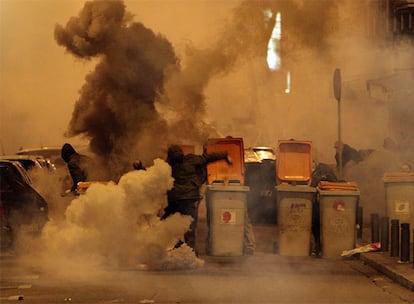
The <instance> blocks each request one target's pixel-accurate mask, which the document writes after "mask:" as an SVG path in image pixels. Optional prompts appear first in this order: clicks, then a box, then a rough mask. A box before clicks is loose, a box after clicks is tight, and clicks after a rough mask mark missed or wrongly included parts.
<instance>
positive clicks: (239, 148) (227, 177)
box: [205, 137, 244, 185]
mask: <svg viewBox="0 0 414 304" xmlns="http://www.w3.org/2000/svg"><path fill="white" fill-rule="evenodd" d="M205 150H206V152H207V153H212V152H228V154H229V156H230V157H231V159H232V162H233V163H232V164H231V165H229V164H227V162H226V161H224V160H221V161H217V162H213V163H209V164H208V165H207V182H208V184H213V183H214V182H215V181H223V182H224V183H225V184H237V181H238V182H239V184H241V185H243V184H244V147H243V139H242V138H234V137H226V138H210V139H208V141H207V144H206V145H205Z"/></svg>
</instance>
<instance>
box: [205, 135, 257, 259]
mask: <svg viewBox="0 0 414 304" xmlns="http://www.w3.org/2000/svg"><path fill="white" fill-rule="evenodd" d="M205 148H206V151H207V153H211V152H219V151H227V152H228V153H229V156H230V157H231V159H232V161H233V164H232V165H228V164H227V163H226V162H225V161H218V162H214V163H210V164H208V165H207V179H208V186H207V189H206V205H207V223H208V227H209V231H208V238H207V252H208V254H209V255H212V256H242V255H243V249H244V229H245V221H246V196H247V192H248V191H249V187H247V186H244V149H243V139H241V138H223V139H220V138H219V139H209V140H208V142H207V145H206V147H205Z"/></svg>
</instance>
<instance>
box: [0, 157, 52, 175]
mask: <svg viewBox="0 0 414 304" xmlns="http://www.w3.org/2000/svg"><path fill="white" fill-rule="evenodd" d="M0 160H12V161H17V162H19V163H21V164H22V166H23V168H24V169H26V170H27V171H29V170H31V169H36V168H46V169H48V170H50V171H54V170H56V167H55V164H54V163H53V162H52V161H51V160H50V159H48V158H45V157H44V156H42V155H29V154H27V155H24V154H22V155H20V154H12V155H0Z"/></svg>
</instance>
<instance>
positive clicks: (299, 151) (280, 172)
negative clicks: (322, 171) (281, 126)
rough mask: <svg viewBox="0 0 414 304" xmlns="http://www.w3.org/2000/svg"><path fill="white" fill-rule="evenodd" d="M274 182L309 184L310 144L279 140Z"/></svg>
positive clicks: (310, 170)
mask: <svg viewBox="0 0 414 304" xmlns="http://www.w3.org/2000/svg"><path fill="white" fill-rule="evenodd" d="M276 159H277V162H276V178H277V180H276V182H277V184H280V183H283V182H302V183H304V184H308V185H309V184H310V182H311V174H312V142H311V141H300V140H279V141H278V148H277V157H276Z"/></svg>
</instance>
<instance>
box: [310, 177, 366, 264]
mask: <svg viewBox="0 0 414 304" xmlns="http://www.w3.org/2000/svg"><path fill="white" fill-rule="evenodd" d="M318 197H319V205H320V217H321V244H322V257H325V258H340V257H341V253H342V252H343V251H344V250H349V249H353V248H355V245H356V244H355V242H356V216H357V210H358V202H359V189H358V186H357V184H356V183H354V182H324V181H321V182H319V185H318Z"/></svg>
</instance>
